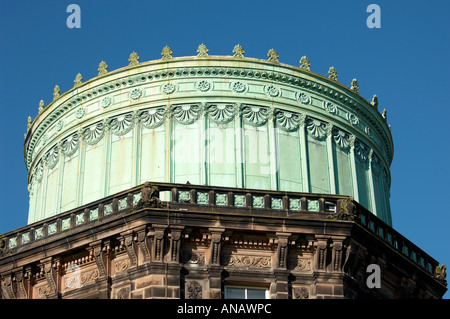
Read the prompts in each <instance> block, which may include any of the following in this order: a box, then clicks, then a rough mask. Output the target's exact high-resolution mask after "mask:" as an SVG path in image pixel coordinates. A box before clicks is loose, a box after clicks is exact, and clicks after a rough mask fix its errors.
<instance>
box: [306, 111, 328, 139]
mask: <svg viewBox="0 0 450 319" xmlns="http://www.w3.org/2000/svg"><path fill="white" fill-rule="evenodd" d="M306 130H307V132H308V134H309V135H311V136H312V137H313V138H315V139H318V140H323V139H325V138H326V136H327V135H328V132H329V124H328V123H325V122H322V121H321V120H318V119H314V118H311V117H307V118H306Z"/></svg>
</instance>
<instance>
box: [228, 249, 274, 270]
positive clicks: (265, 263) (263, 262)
mask: <svg viewBox="0 0 450 319" xmlns="http://www.w3.org/2000/svg"><path fill="white" fill-rule="evenodd" d="M223 259H224V260H223V263H224V265H225V266H230V267H249V268H270V267H271V266H272V259H271V257H270V256H258V255H236V254H233V253H231V252H227V253H226V254H225V255H224V258H223Z"/></svg>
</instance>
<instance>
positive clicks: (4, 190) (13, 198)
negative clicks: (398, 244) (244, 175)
mask: <svg viewBox="0 0 450 319" xmlns="http://www.w3.org/2000/svg"><path fill="white" fill-rule="evenodd" d="M71 3H75V4H78V5H79V6H80V8H81V28H80V29H69V28H68V27H67V26H66V19H67V17H68V16H69V13H67V12H66V8H67V6H68V5H69V4H71ZM371 3H375V4H378V5H379V6H380V8H381V28H380V29H369V28H368V27H367V26H366V19H367V17H368V15H369V13H367V12H366V8H367V6H368V5H369V4H371ZM449 14H450V1H448V0H434V1H425V0H421V1H379V0H371V1H350V0H332V1H321V0H318V1H302V0H292V1H285V0H278V1H266V0H258V1H254V0H245V1H214V0H207V1H203V0H202V1H197V0H192V1H175V0H172V1H152V0H147V1H143V0H142V1H137V0H128V1H118V0H109V1H93V0H91V1H81V0H71V1H63V0H59V1H36V0H34V1H31V0H29V1H23V0H15V1H11V0H1V2H0V63H1V67H0V103H1V111H2V116H1V119H2V120H1V125H0V150H1V155H0V172H1V176H0V178H1V182H0V187H1V188H0V190H1V192H0V194H1V198H2V199H1V208H0V234H2V233H5V232H7V231H10V230H13V229H16V228H18V227H21V226H24V225H26V222H27V214H28V193H27V184H26V180H27V171H26V168H25V164H24V160H23V141H24V137H23V135H24V133H25V131H26V124H27V117H28V115H31V117H32V118H34V117H35V116H36V115H37V110H38V104H39V100H41V99H43V100H44V101H45V103H46V104H48V103H49V102H50V101H51V100H52V92H53V87H54V86H55V84H58V85H59V86H60V88H61V91H62V92H65V91H67V90H68V89H70V88H72V87H73V80H74V78H75V75H76V74H77V73H78V72H80V73H81V74H82V75H83V78H84V80H88V79H90V78H92V77H95V76H96V75H97V67H98V63H99V62H100V61H101V60H105V61H106V62H107V64H108V65H109V69H110V70H114V69H116V68H120V67H123V66H126V65H127V64H128V61H127V60H128V56H129V54H130V53H131V52H132V51H136V52H137V53H138V54H139V55H140V57H141V61H148V60H154V59H159V58H160V57H161V55H160V53H161V49H162V48H163V47H164V46H165V45H168V46H170V47H171V48H172V49H173V52H174V54H173V55H174V56H175V57H176V56H189V55H196V49H197V46H198V45H199V44H201V43H204V44H205V45H207V47H208V48H209V50H210V51H209V54H210V55H231V54H232V52H231V51H232V50H233V47H234V45H236V44H238V43H239V44H241V45H242V46H243V47H244V49H245V51H246V54H245V55H246V56H248V57H255V58H262V59H267V51H268V50H269V49H271V48H274V49H275V50H276V51H277V52H278V53H279V55H280V59H279V60H280V62H282V63H287V64H291V65H298V64H299V60H300V58H301V57H302V56H303V55H306V56H307V57H308V58H309V60H310V61H311V70H312V71H314V72H317V73H321V74H324V75H325V74H327V72H328V69H329V67H330V66H334V67H335V68H336V70H337V72H338V74H339V81H340V82H341V83H344V84H347V85H350V82H351V80H352V79H353V78H357V79H358V82H359V85H360V94H361V95H362V96H363V97H365V98H366V99H368V100H370V99H371V97H372V95H373V94H377V95H378V99H379V109H380V110H383V109H384V108H386V109H387V116H388V122H389V124H390V125H391V126H392V134H393V138H394V160H393V163H392V166H391V174H392V187H391V208H392V216H393V224H394V228H395V229H396V230H398V231H399V232H400V233H402V234H403V235H404V236H406V237H407V238H408V239H409V240H411V241H412V242H414V243H415V244H416V245H418V246H419V247H421V248H422V249H423V250H425V251H426V252H427V253H429V254H430V255H431V256H432V257H434V258H435V259H437V260H438V261H439V262H440V263H441V264H447V265H448V266H450V248H449V246H450V245H449V243H450V236H449V233H450V212H449V198H450V187H449V177H450V165H449V157H450V142H449V139H448V136H449V134H450V133H449V126H450V121H449V120H450V103H449V101H450V62H449V57H450V19H449V17H448V15H449ZM448 279H450V278H448ZM449 281H450V280H449ZM449 295H450V294H449V293H447V294H446V295H445V297H446V298H449Z"/></svg>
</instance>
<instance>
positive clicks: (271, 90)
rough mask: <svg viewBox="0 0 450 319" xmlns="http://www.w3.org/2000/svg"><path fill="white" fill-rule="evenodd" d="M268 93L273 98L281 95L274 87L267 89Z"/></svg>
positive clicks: (270, 86)
mask: <svg viewBox="0 0 450 319" xmlns="http://www.w3.org/2000/svg"><path fill="white" fill-rule="evenodd" d="M266 92H267V94H268V95H270V96H271V97H278V96H279V95H280V90H279V89H278V88H276V87H274V86H273V85H269V86H268V87H267V88H266Z"/></svg>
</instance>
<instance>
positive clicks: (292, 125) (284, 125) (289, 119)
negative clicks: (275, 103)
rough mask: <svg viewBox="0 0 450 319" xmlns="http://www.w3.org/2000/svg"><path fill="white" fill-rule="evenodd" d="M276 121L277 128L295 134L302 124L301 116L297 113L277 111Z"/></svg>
mask: <svg viewBox="0 0 450 319" xmlns="http://www.w3.org/2000/svg"><path fill="white" fill-rule="evenodd" d="M274 115H275V121H276V124H277V127H279V128H281V129H282V130H284V131H287V132H293V131H296V130H297V129H298V126H299V123H300V115H299V114H297V113H293V112H289V111H285V110H280V109H276V110H275V114H274Z"/></svg>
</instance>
